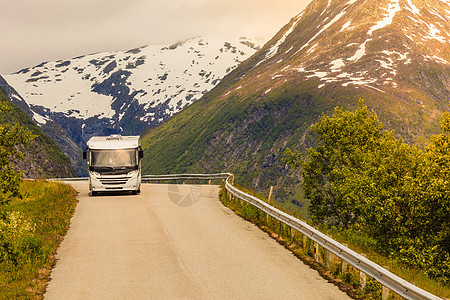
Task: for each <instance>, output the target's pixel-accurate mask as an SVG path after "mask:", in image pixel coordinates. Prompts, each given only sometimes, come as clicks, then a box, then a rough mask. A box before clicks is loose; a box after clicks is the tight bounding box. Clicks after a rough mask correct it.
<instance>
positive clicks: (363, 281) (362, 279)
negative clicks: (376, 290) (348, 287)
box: [359, 254, 367, 291]
mask: <svg viewBox="0 0 450 300" xmlns="http://www.w3.org/2000/svg"><path fill="white" fill-rule="evenodd" d="M361 256H364V257H366V255H365V254H361ZM359 283H360V284H361V290H362V291H364V289H365V287H366V283H367V276H366V273H364V272H363V271H359Z"/></svg>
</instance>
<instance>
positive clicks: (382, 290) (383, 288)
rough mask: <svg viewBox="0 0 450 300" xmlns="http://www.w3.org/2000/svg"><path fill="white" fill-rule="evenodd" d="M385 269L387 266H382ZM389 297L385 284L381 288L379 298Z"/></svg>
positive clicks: (384, 299) (383, 299) (387, 268)
mask: <svg viewBox="0 0 450 300" xmlns="http://www.w3.org/2000/svg"><path fill="white" fill-rule="evenodd" d="M384 268H385V269H386V270H389V267H384ZM388 298H389V289H388V288H387V287H386V286H384V285H383V286H382V288H381V300H387V299H388Z"/></svg>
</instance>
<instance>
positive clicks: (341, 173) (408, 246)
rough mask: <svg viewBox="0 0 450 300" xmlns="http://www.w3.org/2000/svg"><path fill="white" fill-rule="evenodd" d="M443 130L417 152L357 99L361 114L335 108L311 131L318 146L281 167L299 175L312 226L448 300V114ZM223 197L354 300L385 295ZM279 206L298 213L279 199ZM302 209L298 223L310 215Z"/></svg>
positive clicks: (279, 227) (295, 235)
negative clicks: (288, 167)
mask: <svg viewBox="0 0 450 300" xmlns="http://www.w3.org/2000/svg"><path fill="white" fill-rule="evenodd" d="M441 128H442V131H443V133H441V134H437V135H434V136H433V137H432V138H431V143H430V144H429V145H426V146H425V147H424V148H423V149H420V148H418V147H415V146H411V145H409V144H407V143H405V142H404V141H403V140H401V139H398V138H396V137H395V136H394V134H393V132H388V131H386V130H384V127H383V124H382V123H381V122H380V121H379V120H378V118H377V116H376V114H375V113H374V112H373V111H369V110H368V109H367V107H366V106H365V105H364V104H363V102H362V101H361V102H360V104H359V107H358V108H357V109H356V111H353V112H351V111H344V110H341V109H335V111H334V114H333V115H332V116H330V117H327V116H322V117H321V118H320V119H319V121H318V123H317V124H315V125H313V126H312V132H313V134H314V138H315V139H316V141H315V143H314V144H315V145H316V146H315V147H313V148H310V149H308V151H307V153H300V152H297V151H294V152H293V151H291V150H289V149H288V150H287V151H286V154H287V155H286V159H285V161H286V162H287V163H288V164H290V165H291V166H293V167H294V168H295V169H298V170H300V172H301V175H302V188H303V190H302V193H304V197H305V198H306V199H307V200H308V202H309V206H308V216H309V218H308V220H307V222H308V223H310V224H311V225H314V226H315V227H316V228H318V229H319V230H320V231H322V232H324V233H325V234H327V235H329V236H331V237H333V238H334V239H335V240H337V241H339V242H340V243H344V244H348V245H349V247H350V248H351V249H353V250H355V251H356V252H358V253H362V254H364V255H366V256H367V257H368V258H369V259H371V260H372V261H374V262H376V263H378V264H379V265H381V266H383V267H387V268H388V269H389V270H390V271H391V272H393V273H394V274H397V275H398V276H400V277H402V278H404V279H405V280H407V281H409V282H412V283H414V284H416V285H418V286H419V287H421V288H423V289H425V290H427V291H429V292H431V293H434V294H436V295H438V296H440V297H444V298H449V297H450V114H448V113H444V114H443V115H442V121H441ZM250 194H253V195H255V193H251V192H250ZM256 196H257V197H259V198H261V199H263V200H266V199H265V197H264V196H261V195H256ZM222 201H223V202H224V203H225V204H226V205H228V206H230V207H231V208H232V209H234V210H235V211H236V212H237V213H238V214H240V215H241V216H243V217H244V218H246V219H247V220H250V221H252V222H254V223H256V224H258V225H259V226H260V227H261V228H263V229H264V230H266V231H267V232H269V233H270V234H271V235H272V236H274V237H276V238H277V239H278V240H281V242H282V243H283V244H284V245H285V246H286V247H287V248H289V249H291V250H292V251H293V252H294V253H295V254H296V255H297V256H299V257H300V258H302V259H303V260H304V261H306V262H308V261H312V262H311V263H310V264H312V265H315V267H316V269H318V270H319V272H320V273H322V274H323V275H324V277H325V278H327V279H329V278H328V277H329V276H331V277H333V278H334V279H333V280H334V281H335V282H337V283H338V285H340V286H341V288H342V289H344V290H345V291H347V292H348V293H349V294H351V295H352V296H354V297H355V298H364V299H377V298H378V297H379V296H381V286H379V284H376V283H375V282H371V283H370V284H369V285H366V286H365V287H364V289H363V290H362V289H361V284H360V282H359V280H358V276H359V275H354V274H353V275H351V272H350V273H346V272H342V269H339V266H337V265H336V266H334V267H333V266H331V267H330V266H328V265H327V263H326V262H323V263H320V262H319V263H317V262H314V259H312V260H311V258H312V257H314V255H315V252H314V248H313V247H312V245H310V244H307V243H306V242H305V241H304V240H303V237H302V236H301V234H299V233H297V232H293V230H292V231H291V230H290V229H288V228H287V227H284V225H281V224H280V223H279V222H278V221H274V220H272V218H270V217H267V216H266V215H265V214H264V213H262V212H260V211H258V210H257V209H256V208H254V207H253V206H251V205H249V204H246V203H243V202H242V201H237V200H236V199H234V200H233V199H229V198H228V197H226V196H225V195H224V194H223V195H222ZM275 206H277V207H278V208H279V209H281V210H284V211H286V212H288V213H291V214H292V212H293V211H292V210H291V208H289V207H286V206H285V205H283V204H282V203H281V204H280V203H276V202H275ZM296 212H297V213H296V214H294V215H295V216H296V217H298V218H302V217H301V215H304V212H302V211H301V210H298V209H297V211H296ZM349 274H350V275H349ZM348 285H350V286H352V287H349V286H348Z"/></svg>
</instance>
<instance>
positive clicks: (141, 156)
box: [139, 149, 144, 159]
mask: <svg viewBox="0 0 450 300" xmlns="http://www.w3.org/2000/svg"><path fill="white" fill-rule="evenodd" d="M142 158H144V150H142V149H139V159H142Z"/></svg>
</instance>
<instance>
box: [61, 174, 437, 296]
mask: <svg viewBox="0 0 450 300" xmlns="http://www.w3.org/2000/svg"><path fill="white" fill-rule="evenodd" d="M233 176H234V175H233V174H230V173H217V174H171V175H143V176H142V182H155V181H167V180H209V179H211V180H214V179H224V180H225V189H226V190H227V191H228V192H229V193H231V194H232V195H234V196H235V197H237V198H239V199H241V200H243V201H246V202H248V203H250V204H252V205H253V206H255V207H257V208H258V209H260V210H261V211H263V212H265V213H266V214H268V215H270V216H272V217H273V218H275V219H277V220H279V221H280V222H282V223H284V224H286V225H287V226H289V227H291V228H293V229H295V230H297V231H299V232H300V233H302V234H303V235H305V236H307V237H308V238H310V239H311V240H312V241H314V242H316V243H317V244H319V245H320V246H322V247H323V248H324V249H326V250H328V251H330V252H331V253H333V254H334V255H336V256H337V257H339V258H341V259H342V260H344V261H346V262H348V263H349V264H350V265H352V266H354V267H355V268H356V269H358V270H360V271H362V272H364V273H365V274H367V275H369V276H370V277H372V278H374V279H375V280H377V281H378V282H379V283H381V284H382V285H383V286H385V287H387V288H389V289H390V290H392V291H393V292H395V293H397V294H398V295H400V296H402V297H404V298H406V299H414V300H415V299H430V300H439V299H440V300H442V299H441V298H439V297H437V296H435V295H433V294H431V293H429V292H427V291H425V290H422V289H420V288H418V287H417V286H415V285H413V284H411V283H409V282H408V281H406V280H404V279H402V278H400V277H398V276H396V275H395V274H393V273H391V272H389V271H388V270H386V269H384V268H382V267H381V266H379V265H378V264H376V263H374V262H372V261H371V260H369V259H367V258H365V257H364V256H362V255H360V254H358V253H356V252H355V251H353V250H351V249H349V248H348V247H346V246H344V245H342V244H340V243H338V242H336V241H335V240H333V239H332V238H330V237H328V236H327V235H325V234H323V233H321V232H320V231H318V230H317V229H315V228H313V227H312V226H310V225H308V224H306V223H305V222H303V221H300V220H299V219H297V218H294V217H293V216H291V215H289V214H287V213H285V212H283V211H281V210H279V209H277V208H275V207H273V206H271V205H269V204H267V203H266V202H264V201H262V200H261V199H258V198H256V197H254V196H251V195H249V194H247V193H244V192H242V191H241V190H239V189H237V188H236V187H234V186H233V185H232V184H231V183H230V182H229V180H230V178H232V177H233ZM53 180H61V181H85V180H88V178H87V177H82V178H60V179H53Z"/></svg>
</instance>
